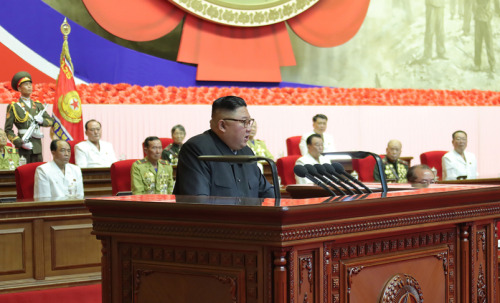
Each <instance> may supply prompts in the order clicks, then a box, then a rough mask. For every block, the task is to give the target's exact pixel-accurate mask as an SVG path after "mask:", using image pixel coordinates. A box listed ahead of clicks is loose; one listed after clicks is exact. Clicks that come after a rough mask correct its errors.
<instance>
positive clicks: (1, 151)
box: [0, 128, 19, 170]
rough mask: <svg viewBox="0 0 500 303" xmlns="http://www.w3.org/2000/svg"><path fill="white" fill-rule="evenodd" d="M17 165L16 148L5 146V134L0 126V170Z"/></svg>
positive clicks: (17, 155)
mask: <svg viewBox="0 0 500 303" xmlns="http://www.w3.org/2000/svg"><path fill="white" fill-rule="evenodd" d="M11 162H12V163H13V167H18V166H19V154H18V153H17V149H15V148H12V147H10V146H7V135H6V134H5V132H4V131H3V129H1V128H0V170H8V169H12V167H11V164H10V163H11Z"/></svg>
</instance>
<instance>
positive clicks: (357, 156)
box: [322, 151, 388, 194]
mask: <svg viewBox="0 0 500 303" xmlns="http://www.w3.org/2000/svg"><path fill="white" fill-rule="evenodd" d="M322 155H347V156H351V158H353V159H364V158H366V157H368V156H372V157H373V158H375V162H376V163H377V167H378V172H379V173H380V185H381V186H382V193H384V194H387V191H388V189H387V180H386V179H385V173H384V170H383V165H382V159H381V158H380V156H379V155H377V154H375V153H372V152H366V151H344V152H328V153H323V154H322Z"/></svg>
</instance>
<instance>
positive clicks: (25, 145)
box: [21, 142, 33, 150]
mask: <svg viewBox="0 0 500 303" xmlns="http://www.w3.org/2000/svg"><path fill="white" fill-rule="evenodd" d="M21 147H22V148H24V149H27V150H32V149H33V143H31V142H27V143H23V145H22V146H21Z"/></svg>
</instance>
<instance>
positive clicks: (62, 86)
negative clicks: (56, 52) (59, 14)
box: [53, 37, 84, 141]
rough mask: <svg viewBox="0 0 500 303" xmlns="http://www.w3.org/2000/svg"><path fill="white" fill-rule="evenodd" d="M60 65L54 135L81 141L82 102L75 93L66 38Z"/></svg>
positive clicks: (55, 101) (54, 114)
mask: <svg viewBox="0 0 500 303" xmlns="http://www.w3.org/2000/svg"><path fill="white" fill-rule="evenodd" d="M60 64H61V68H60V70H59V76H58V78H57V84H56V95H55V99H54V107H53V116H54V119H55V122H54V127H53V130H54V134H55V135H56V136H57V137H58V138H59V139H62V140H66V141H71V140H73V141H83V139H84V137H83V122H82V101H81V100H80V96H79V95H78V92H77V91H76V85H75V79H74V77H73V63H72V62H71V57H70V55H69V47H68V41H67V39H66V37H65V40H64V43H63V49H62V52H61V61H60Z"/></svg>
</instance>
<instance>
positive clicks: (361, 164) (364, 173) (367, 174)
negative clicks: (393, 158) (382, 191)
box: [352, 155, 385, 182]
mask: <svg viewBox="0 0 500 303" xmlns="http://www.w3.org/2000/svg"><path fill="white" fill-rule="evenodd" d="M384 157H385V155H380V158H384ZM375 164H376V162H375V158H373V157H372V156H368V157H366V158H364V159H352V169H353V170H355V171H356V172H357V173H358V179H359V180H360V181H363V182H373V181H375V179H373V169H374V168H375Z"/></svg>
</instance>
